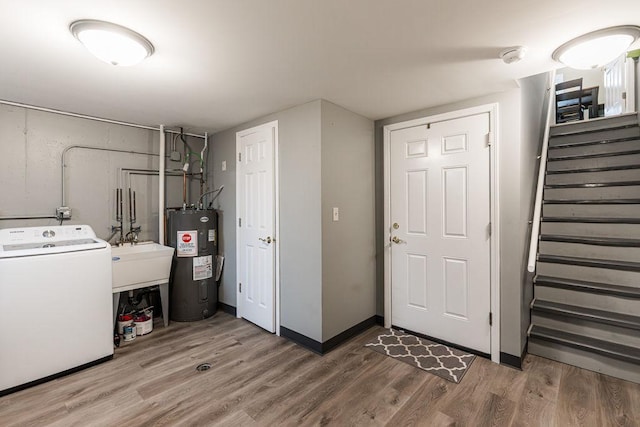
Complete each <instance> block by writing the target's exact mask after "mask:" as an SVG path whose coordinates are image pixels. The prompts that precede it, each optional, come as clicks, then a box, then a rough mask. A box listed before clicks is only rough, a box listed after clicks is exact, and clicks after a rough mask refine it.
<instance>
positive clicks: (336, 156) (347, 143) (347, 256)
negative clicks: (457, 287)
mask: <svg viewBox="0 0 640 427" xmlns="http://www.w3.org/2000/svg"><path fill="white" fill-rule="evenodd" d="M373 132H374V130H373V122H372V121H371V120H369V119H367V118H364V117H362V116H360V115H358V114H355V113H352V112H350V111H348V110H345V109H344V108H342V107H339V106H337V105H335V104H332V103H331V102H328V101H322V338H323V341H327V340H328V339H330V338H333V337H334V336H336V335H338V334H339V333H341V332H343V331H345V330H346V329H348V328H350V327H352V326H354V325H356V324H358V323H360V322H362V321H364V320H367V319H369V318H371V317H372V316H374V315H375V314H376V308H375V307H376V293H375V223H374V221H375V175H374V160H375V158H374V141H373ZM333 207H338V208H339V212H340V219H339V221H337V222H335V221H333Z"/></svg>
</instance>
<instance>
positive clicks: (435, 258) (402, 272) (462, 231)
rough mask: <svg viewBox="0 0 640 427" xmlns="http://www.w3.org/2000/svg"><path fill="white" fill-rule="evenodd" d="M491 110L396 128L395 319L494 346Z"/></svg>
mask: <svg viewBox="0 0 640 427" xmlns="http://www.w3.org/2000/svg"><path fill="white" fill-rule="evenodd" d="M489 124H490V123H489V114H488V113H481V114H476V115H472V116H468V117H463V118H456V119H452V120H447V121H443V122H438V123H433V124H431V125H419V126H413V127H407V128H403V129H397V130H393V131H391V133H390V147H389V149H390V153H389V155H390V188H389V191H390V224H391V230H390V231H391V239H392V241H391V318H392V324H393V325H395V326H397V327H402V328H405V329H408V330H411V331H414V332H419V333H422V334H425V335H428V336H431V337H435V338H439V339H442V340H445V341H448V342H451V343H455V344H458V345H461V346H464V347H467V348H470V349H474V350H478V351H481V352H484V353H490V352H491V335H490V333H491V329H490V325H489V313H490V307H491V299H490V297H491V293H490V289H491V288H490V284H491V277H490V273H491V269H490V262H491V255H490V250H491V247H490V232H491V231H490V203H491V201H490V194H491V191H490V183H491V182H490V149H489V147H488V138H489Z"/></svg>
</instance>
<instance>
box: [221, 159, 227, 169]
mask: <svg viewBox="0 0 640 427" xmlns="http://www.w3.org/2000/svg"><path fill="white" fill-rule="evenodd" d="M226 170H227V161H226V160H223V161H222V171H223V172H224V171H226Z"/></svg>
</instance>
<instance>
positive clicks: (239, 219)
mask: <svg viewBox="0 0 640 427" xmlns="http://www.w3.org/2000/svg"><path fill="white" fill-rule="evenodd" d="M238 227H242V218H238Z"/></svg>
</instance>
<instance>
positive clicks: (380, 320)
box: [375, 314, 384, 326]
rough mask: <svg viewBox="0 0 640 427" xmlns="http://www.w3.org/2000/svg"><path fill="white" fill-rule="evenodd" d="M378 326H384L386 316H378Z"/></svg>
mask: <svg viewBox="0 0 640 427" xmlns="http://www.w3.org/2000/svg"><path fill="white" fill-rule="evenodd" d="M375 317H376V325H380V326H384V316H380V315H379V314H376V316H375Z"/></svg>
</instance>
